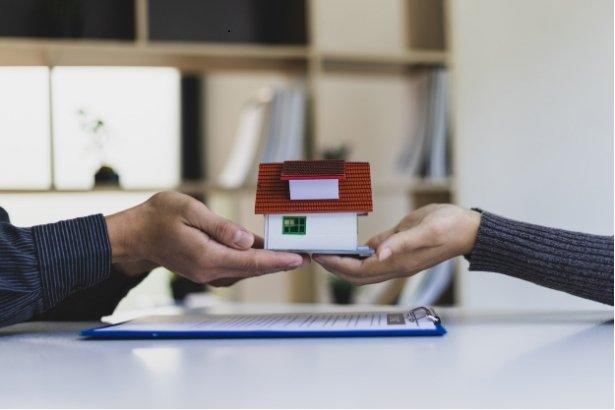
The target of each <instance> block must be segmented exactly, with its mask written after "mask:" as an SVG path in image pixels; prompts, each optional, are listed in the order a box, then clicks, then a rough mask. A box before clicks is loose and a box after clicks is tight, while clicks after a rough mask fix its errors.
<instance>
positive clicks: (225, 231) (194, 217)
mask: <svg viewBox="0 0 615 410" xmlns="http://www.w3.org/2000/svg"><path fill="white" fill-rule="evenodd" d="M188 220H189V222H190V224H191V225H192V226H194V227H195V228H198V229H200V230H201V231H203V232H205V233H206V234H208V235H209V236H210V237H212V238H213V239H215V240H216V241H218V242H220V243H222V244H224V245H226V246H229V247H231V248H235V249H240V250H244V249H250V248H251V247H252V245H253V244H254V240H255V237H254V234H252V233H251V232H249V231H248V230H246V229H245V228H244V227H242V226H241V225H238V224H236V223H234V222H232V221H229V220H228V219H226V218H223V217H221V216H218V215H216V214H214V213H213V212H211V211H210V210H209V209H208V208H207V207H206V206H205V205H203V206H202V208H201V209H198V210H196V212H192V214H191V215H190V217H189V219H188Z"/></svg>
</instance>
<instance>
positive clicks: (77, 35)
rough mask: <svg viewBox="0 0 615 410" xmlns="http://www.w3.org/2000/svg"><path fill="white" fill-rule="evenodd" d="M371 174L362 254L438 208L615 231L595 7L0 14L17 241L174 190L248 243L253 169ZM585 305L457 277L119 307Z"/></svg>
mask: <svg viewBox="0 0 615 410" xmlns="http://www.w3.org/2000/svg"><path fill="white" fill-rule="evenodd" d="M320 158H343V159H347V160H356V161H369V162H370V163H371V169H372V186H373V194H374V198H373V199H374V212H373V213H372V214H370V215H369V216H367V217H364V218H362V219H361V220H360V232H359V236H360V240H361V241H365V240H367V239H368V238H370V237H371V236H372V235H374V234H376V233H379V232H381V231H383V230H385V229H387V228H389V227H391V226H392V225H394V224H395V223H397V222H398V221H399V219H401V218H402V216H404V215H405V214H406V213H407V212H409V211H410V210H412V209H414V208H416V207H419V206H422V205H425V204H428V203H432V202H452V203H456V204H459V205H461V206H464V207H480V208H483V209H485V210H488V211H490V212H493V213H497V214H500V215H503V216H507V217H510V218H513V219H518V220H523V221H527V222H532V223H537V224H542V225H548V226H555V227H560V228H564V229H570V230H578V231H585V232H590V233H595V234H603V235H612V234H613V212H614V205H613V186H614V182H613V175H614V170H613V2H612V1H610V0H592V1H586V0H564V1H561V0H455V1H444V0H0V205H1V206H2V207H4V208H5V209H6V210H7V211H8V212H9V214H10V215H11V219H12V222H13V223H14V224H16V225H19V226H30V225H34V224H41V223H48V222H54V221H57V220H60V219H66V218H72V217H76V216H81V215H87V214H91V213H103V214H109V213H113V212H116V211H119V210H121V209H124V208H127V207H130V206H133V205H135V204H138V203H140V202H142V201H144V200H145V199H147V198H148V197H149V196H151V195H152V194H153V193H154V192H157V191H160V190H168V189H172V190H177V191H180V192H184V193H186V194H188V195H191V196H193V197H195V198H197V199H199V200H201V201H204V202H205V203H206V204H207V205H208V206H209V207H210V208H211V209H213V210H214V211H215V212H217V213H219V214H221V215H224V216H226V217H228V218H230V219H233V220H235V221H237V222H238V223H240V224H243V225H245V226H246V227H248V228H249V229H251V230H253V231H254V232H257V233H262V231H263V220H262V217H261V216H256V215H254V195H255V186H254V185H255V181H256V175H255V172H256V171H255V170H256V166H257V164H258V163H259V162H264V161H283V160H289V159H320ZM225 300H229V301H239V302H258V303H260V302H262V303H276V302H291V303H330V302H335V303H348V302H351V303H382V304H407V305H413V304H435V305H455V306H463V307H469V308H503V309H507V308H519V307H521V308H562V309H579V308H594V307H596V305H595V304H594V303H592V302H588V301H585V300H582V299H579V298H576V297H573V296H570V295H566V294H563V293H560V292H555V291H551V290H548V289H543V288H539V287H537V286H534V285H531V284H528V283H526V282H523V281H520V280H517V279H513V278H508V277H505V276H503V275H499V274H492V273H482V272H467V262H466V261H465V260H463V259H461V258H459V259H457V260H453V261H449V262H447V263H444V264H441V265H439V266H436V267H434V268H433V269H431V270H429V271H427V272H422V273H420V274H419V275H416V276H415V277H413V278H411V279H408V280H397V281H391V282H387V283H384V284H378V285H370V286H366V287H361V288H358V289H357V288H354V287H352V286H349V285H348V284H347V283H342V282H340V281H339V280H335V279H334V278H332V277H331V276H330V275H329V274H328V273H326V272H324V271H322V270H321V269H319V268H318V267H317V266H310V267H308V268H304V269H302V270H297V271H293V272H283V273H278V274H273V275H268V276H266V277H261V278H257V279H251V280H248V281H243V282H240V283H238V284H236V285H235V286H233V287H231V288H228V289H212V288H207V287H206V286H200V285H196V284H191V283H189V282H187V281H184V280H181V279H179V278H178V277H176V276H175V275H174V274H173V273H172V272H168V271H166V270H164V269H157V270H156V271H155V272H154V273H153V274H152V275H150V277H149V278H148V279H147V280H146V281H145V282H143V283H142V284H141V285H140V286H139V287H138V288H136V289H135V290H133V291H132V292H131V293H130V294H129V295H128V297H127V298H126V299H125V300H124V301H123V302H122V304H121V305H120V308H119V309H123V310H130V309H140V308H151V307H156V306H166V305H171V304H177V303H183V304H186V305H188V306H201V305H206V304H209V303H217V301H225Z"/></svg>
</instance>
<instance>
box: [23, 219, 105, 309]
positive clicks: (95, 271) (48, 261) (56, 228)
mask: <svg viewBox="0 0 615 410" xmlns="http://www.w3.org/2000/svg"><path fill="white" fill-rule="evenodd" d="M32 231H33V235H34V242H35V245H36V249H37V254H38V260H39V264H40V267H39V268H40V272H41V288H42V294H43V299H44V306H45V309H50V308H52V307H54V306H55V305H57V304H58V303H59V302H61V301H62V300H64V299H65V298H66V297H68V296H69V295H70V294H72V293H74V292H76V291H78V290H81V289H85V288H88V287H91V286H94V285H95V284H97V283H99V282H101V281H103V280H105V279H107V278H108V277H109V276H110V274H111V245H110V243H109V236H108V233H107V225H106V223H105V218H104V217H103V216H102V215H92V216H87V217H83V218H76V219H70V220H66V221H60V222H56V223H52V224H47V225H38V226H34V227H33V228H32Z"/></svg>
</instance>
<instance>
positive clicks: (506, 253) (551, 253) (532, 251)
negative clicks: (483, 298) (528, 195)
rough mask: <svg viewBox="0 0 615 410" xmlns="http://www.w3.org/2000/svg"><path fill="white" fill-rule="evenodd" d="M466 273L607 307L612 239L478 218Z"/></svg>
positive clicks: (493, 217) (610, 293)
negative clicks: (500, 277) (513, 280)
mask: <svg viewBox="0 0 615 410" xmlns="http://www.w3.org/2000/svg"><path fill="white" fill-rule="evenodd" d="M469 259H470V270H471V271H487V272H499V273H504V274H507V275H510V276H514V277H517V278H521V279H524V280H528V281H531V282H533V283H536V284H539V285H542V286H546V287H549V288H552V289H557V290H561V291H564V292H567V293H571V294H573V295H577V296H581V297H584V298H588V299H592V300H595V301H598V302H602V303H606V304H610V305H613V237H612V236H611V237H609V236H599V235H590V234H585V233H579V232H571V231H565V230H562V229H555V228H548V227H543V226H539V225H533V224H529V223H524V222H517V221H513V220H510V219H506V218H503V217H500V216H497V215H494V214H491V213H489V212H483V214H482V217H481V225H480V228H479V231H478V236H477V240H476V244H475V246H474V249H473V250H472V254H471V256H470V258H469Z"/></svg>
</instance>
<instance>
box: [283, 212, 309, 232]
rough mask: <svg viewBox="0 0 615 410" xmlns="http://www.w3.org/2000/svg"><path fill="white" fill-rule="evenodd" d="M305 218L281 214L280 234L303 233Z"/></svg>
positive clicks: (304, 230)
mask: <svg viewBox="0 0 615 410" xmlns="http://www.w3.org/2000/svg"><path fill="white" fill-rule="evenodd" d="M306 219H307V217H305V216H283V217H282V235H305V232H306Z"/></svg>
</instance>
